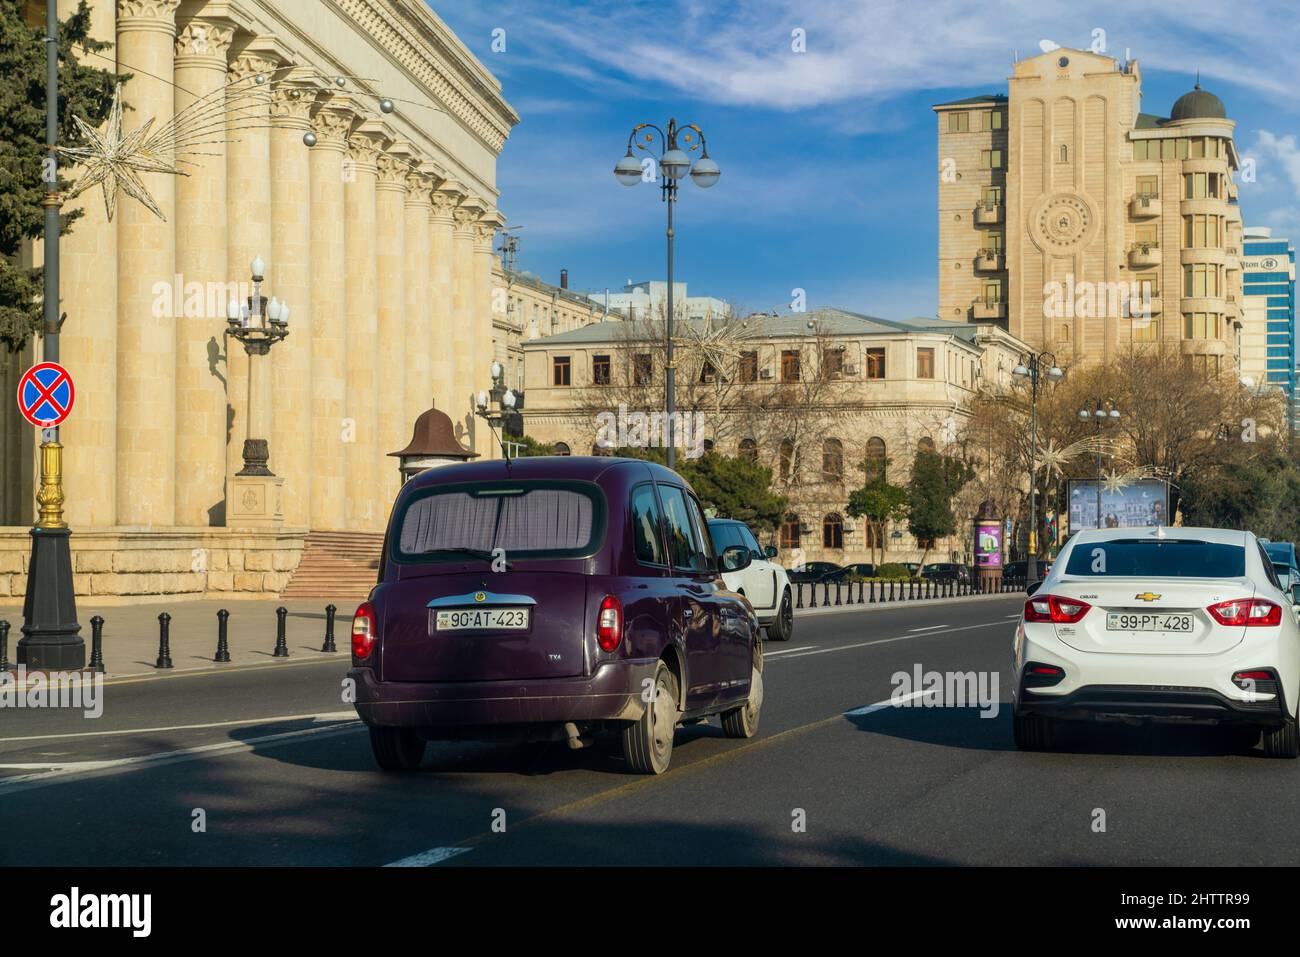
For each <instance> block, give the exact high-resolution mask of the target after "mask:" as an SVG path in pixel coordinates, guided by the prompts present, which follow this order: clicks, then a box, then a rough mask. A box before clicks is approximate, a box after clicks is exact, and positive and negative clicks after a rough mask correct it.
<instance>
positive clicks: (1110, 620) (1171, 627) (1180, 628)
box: [1106, 611, 1193, 634]
mask: <svg viewBox="0 0 1300 957" xmlns="http://www.w3.org/2000/svg"><path fill="white" fill-rule="evenodd" d="M1192 628H1193V625H1192V616H1191V615H1189V614H1178V613H1175V614H1162V613H1160V612H1151V611H1141V612H1126V611H1112V612H1110V613H1108V614H1107V615H1106V630H1107V631H1172V632H1176V633H1182V634H1186V633H1188V632H1190V631H1191V630H1192Z"/></svg>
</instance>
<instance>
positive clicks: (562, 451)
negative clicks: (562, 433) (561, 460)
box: [554, 442, 573, 455]
mask: <svg viewBox="0 0 1300 957" xmlns="http://www.w3.org/2000/svg"><path fill="white" fill-rule="evenodd" d="M554 452H555V454H556V455H572V454H573V453H572V452H570V451H569V443H568V442H556V443H555V446H554Z"/></svg>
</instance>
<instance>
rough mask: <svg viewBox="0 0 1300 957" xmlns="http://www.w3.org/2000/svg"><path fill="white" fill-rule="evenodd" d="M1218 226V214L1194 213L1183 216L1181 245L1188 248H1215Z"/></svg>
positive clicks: (1217, 241) (1217, 245) (1218, 240)
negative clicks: (1193, 214)
mask: <svg viewBox="0 0 1300 957" xmlns="http://www.w3.org/2000/svg"><path fill="white" fill-rule="evenodd" d="M1219 236H1220V227H1219V217H1218V216H1207V215H1201V214H1199V213H1198V214H1196V215H1195V216H1184V217H1183V245H1184V246H1186V247H1187V248H1189V249H1217V248H1218V247H1219V242H1220V239H1219Z"/></svg>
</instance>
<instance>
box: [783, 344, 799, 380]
mask: <svg viewBox="0 0 1300 957" xmlns="http://www.w3.org/2000/svg"><path fill="white" fill-rule="evenodd" d="M781 381H782V382H798V381H799V350H798V349H783V350H782V351H781Z"/></svg>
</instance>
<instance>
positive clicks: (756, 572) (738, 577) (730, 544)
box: [709, 518, 794, 641]
mask: <svg viewBox="0 0 1300 957" xmlns="http://www.w3.org/2000/svg"><path fill="white" fill-rule="evenodd" d="M709 534H710V535H712V536H713V544H714V546H715V547H716V548H717V550H718V551H719V552H720V553H723V554H726V552H727V549H729V548H736V547H740V548H744V549H745V550H746V551H747V552H749V557H750V562H749V565H748V566H747V567H745V568H742V569H741V570H740V571H734V572H733V571H727V570H725V569H724V570H723V572H722V580H723V581H725V582H726V583H727V587H728V588H730V589H731V590H732V591H734V592H737V593H738V594H741V595H744V596H745V597H746V598H747V599H749V603H750V604H751V605H752V606H754V614H756V615H757V616H758V622H759V624H760V625H762V626H763V629H764V630H765V631H766V632H767V637H768V638H770V639H772V640H773V641H789V640H790V636H791V635H792V634H794V601H793V600H792V599H791V597H790V578H789V576H788V575H787V574H786V570H785V569H784V568H783V567H782V566H781V565H780V564H778V563H777V562H775V561H774V560H773V559H775V558H776V549H775V548H773V547H772V546H771V545H769V546H767V548H761V547H760V546H759V544H758V539H756V538H755V537H754V533H753V532H752V531H751V530H750V528H749V526H748V525H746V524H745V523H744V522H741V521H737V520H736V519H730V518H711V519H709Z"/></svg>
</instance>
